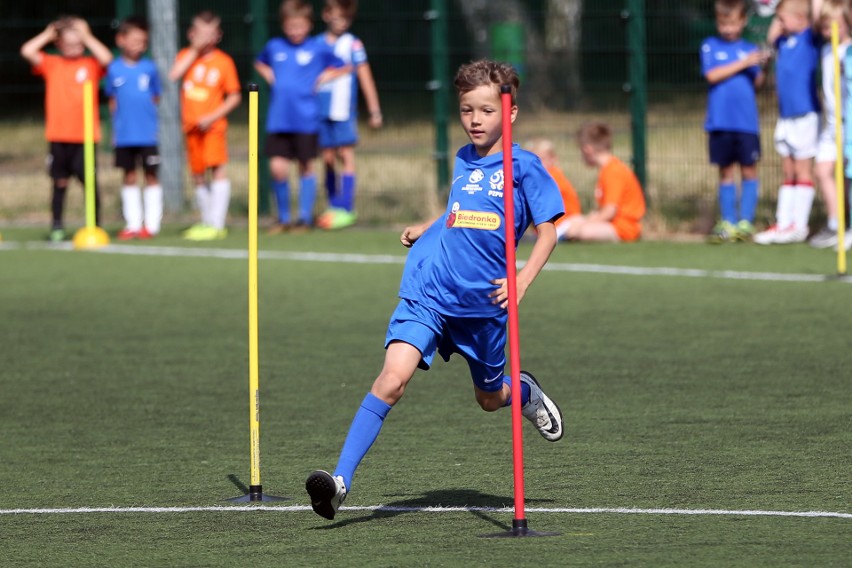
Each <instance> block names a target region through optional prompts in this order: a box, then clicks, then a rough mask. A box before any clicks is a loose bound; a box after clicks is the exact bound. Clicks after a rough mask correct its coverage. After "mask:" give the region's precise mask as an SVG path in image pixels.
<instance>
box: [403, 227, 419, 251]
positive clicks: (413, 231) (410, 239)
mask: <svg viewBox="0 0 852 568" xmlns="http://www.w3.org/2000/svg"><path fill="white" fill-rule="evenodd" d="M425 227H426V226H425V225H411V226H408V227H406V228H405V229H403V231H402V235H400V236H399V242H401V243H402V246H404V247H406V248H411V245H413V244H414V243H415V241H417V239H419V238H420V237H421V236H422V235H423V233H424V232H425V230H426V228H425Z"/></svg>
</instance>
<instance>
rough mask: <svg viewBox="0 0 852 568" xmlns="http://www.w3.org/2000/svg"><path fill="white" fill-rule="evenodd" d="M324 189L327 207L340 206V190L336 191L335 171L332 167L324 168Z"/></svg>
mask: <svg viewBox="0 0 852 568" xmlns="http://www.w3.org/2000/svg"><path fill="white" fill-rule="evenodd" d="M325 190H326V192H328V205H329V207H340V205H339V203H340V192H338V191H337V172H336V171H334V168H330V167H328V166H326V168H325Z"/></svg>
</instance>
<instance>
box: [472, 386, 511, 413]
mask: <svg viewBox="0 0 852 568" xmlns="http://www.w3.org/2000/svg"><path fill="white" fill-rule="evenodd" d="M476 402H478V403H479V407H480V408H481V409H482V410H484V411H485V412H494V411H496V410H499V409H501V408H503V406H504V405H505V404H506V400H505V398H504V397H503V396H502V393H501V392H500V391H496V392H485V391H481V390H477V391H476Z"/></svg>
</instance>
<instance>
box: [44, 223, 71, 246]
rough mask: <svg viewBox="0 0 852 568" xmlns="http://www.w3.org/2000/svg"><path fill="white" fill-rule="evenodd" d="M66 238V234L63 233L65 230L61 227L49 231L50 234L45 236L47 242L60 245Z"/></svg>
mask: <svg viewBox="0 0 852 568" xmlns="http://www.w3.org/2000/svg"><path fill="white" fill-rule="evenodd" d="M67 238H68V234H67V233H66V232H65V229H63V228H61V227H57V228H56V229H53V230H52V231H50V234H49V235H48V236H47V240H49V241H50V242H52V243H61V242H62V241H64V240H65V239H67Z"/></svg>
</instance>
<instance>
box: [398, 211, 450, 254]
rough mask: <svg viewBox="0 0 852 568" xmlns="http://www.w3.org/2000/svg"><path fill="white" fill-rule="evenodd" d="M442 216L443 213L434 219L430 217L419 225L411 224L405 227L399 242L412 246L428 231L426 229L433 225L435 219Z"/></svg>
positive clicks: (405, 245)
mask: <svg viewBox="0 0 852 568" xmlns="http://www.w3.org/2000/svg"><path fill="white" fill-rule="evenodd" d="M440 218H441V215H438V216H437V217H435V218H434V219H430V220H429V221H426V222H425V223H420V224H419V225H409V226H408V227H406V228H405V229H403V231H402V234H401V235H400V236H399V242H401V243H402V246H404V247H411V245H413V244H414V243H415V241H417V239H419V238H420V237H421V236H422V235H423V233H425V232H426V229H428V228H429V227H431V226H432V225H433V224H434V223H435V221H437V220H438V219H440Z"/></svg>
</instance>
